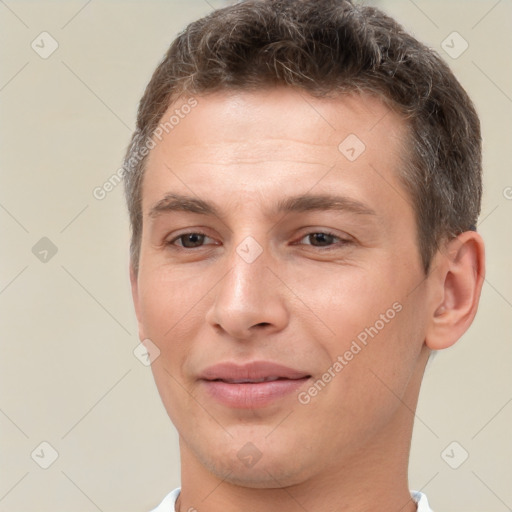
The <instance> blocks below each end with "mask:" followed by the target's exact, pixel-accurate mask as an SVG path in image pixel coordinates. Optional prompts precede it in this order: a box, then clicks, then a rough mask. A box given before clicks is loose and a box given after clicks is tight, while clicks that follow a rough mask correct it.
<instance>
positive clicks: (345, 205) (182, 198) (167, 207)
mask: <svg viewBox="0 0 512 512" xmlns="http://www.w3.org/2000/svg"><path fill="white" fill-rule="evenodd" d="M322 210H325V211H329V210H337V211H345V212H349V213H355V214H358V215H377V213H376V212H375V210H373V209H372V208H370V207H369V206H367V205H366V204H364V203H362V202H360V201H358V200H356V199H352V198H350V197H346V196H338V195H332V194H302V195H297V196H291V197H287V198H284V199H281V200H279V201H278V202H277V204H276V206H275V208H274V212H275V213H276V214H279V213H293V212H296V213H299V212H308V211H322ZM175 211H182V212H191V213H198V214H201V215H213V216H216V217H219V218H220V217H221V215H220V212H219V209H218V208H217V207H216V206H215V205H214V204H213V203H212V202H210V201H205V200H203V199H199V198H197V197H193V196H186V195H182V194H174V193H169V194H166V195H165V197H164V198H163V199H161V200H160V201H158V202H157V203H156V204H155V205H154V206H153V207H152V208H151V209H150V211H149V216H150V217H153V218H154V217H158V216H159V215H160V214H162V213H167V212H175Z"/></svg>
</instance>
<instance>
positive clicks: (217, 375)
mask: <svg viewBox="0 0 512 512" xmlns="http://www.w3.org/2000/svg"><path fill="white" fill-rule="evenodd" d="M305 377H310V375H309V374H308V373H306V372H303V371H300V370H295V369H293V368H289V367H287V366H283V365H281V364H277V363H272V362H270V361H251V362H249V363H245V364H236V363H232V362H224V363H218V364H216V365H213V366H209V367H208V368H206V369H205V370H204V371H203V372H202V373H201V374H200V376H199V378H200V379H203V380H210V381H211V380H222V381H225V382H236V383H239V382H257V381H260V382H261V381H265V380H276V379H293V380H296V379H303V378H305Z"/></svg>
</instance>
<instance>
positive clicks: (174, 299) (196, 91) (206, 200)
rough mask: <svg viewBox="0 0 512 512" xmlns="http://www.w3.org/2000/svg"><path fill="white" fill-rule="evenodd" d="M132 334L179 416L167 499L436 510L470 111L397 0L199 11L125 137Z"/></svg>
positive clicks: (476, 173) (469, 305)
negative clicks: (423, 388) (418, 417)
mask: <svg viewBox="0 0 512 512" xmlns="http://www.w3.org/2000/svg"><path fill="white" fill-rule="evenodd" d="M125 168H126V169H127V172H126V174H125V180H126V181H125V184H126V193H127V199H128V206H129V212H130V219H131V226H132V244H131V282H132V290H133V300H134V304H135V309H136V314H137V318H138V323H139V335H140V339H141V340H143V342H144V343H145V344H146V346H147V348H148V351H149V353H150V357H151V358H152V359H154V361H153V363H152V370H153V374H154V377H155V381H156V384H157V387H158V390H159V393H160V395H161V398H162V401H163V403H164V405H165V407H166V409H167V412H168V414H169V416H170V418H171V420H172V421H173V423H174V425H175V426H176V428H177V431H178V433H179V439H180V453H181V477H182V485H181V488H180V489H176V490H175V491H173V492H172V493H171V494H169V495H168V496H167V497H166V498H165V499H164V501H163V502H162V503H161V504H160V506H159V507H157V508H156V509H155V510H156V511H158V512H163V511H173V510H176V511H179V512H185V511H189V512H191V511H199V512H202V511H208V512H218V511H223V512H230V511H244V512H248V511H254V512H256V511H265V512H272V511H280V512H283V511H285V512H291V511H304V510H306V511H314V512H327V511H334V510H336V511H344V512H359V511H363V510H365V511H366V510H385V511H396V512H398V511H401V512H409V511H413V510H418V511H421V512H425V511H429V510H430V508H429V504H428V502H427V498H426V496H424V495H423V494H422V493H419V492H414V491H412V492H411V491H409V485H408V480H407V466H408V457H409V447H410V441H411V435H412V428H413V419H414V411H415V409H416V404H417V399H418V393H419V389H420V384H421V380H422V376H423V372H424V369H425V365H426V363H427V360H428V358H429V355H430V354H431V353H432V351H435V350H440V349H443V348H446V347H449V346H451V345H452V344H453V343H455V342H456V341H457V340H458V339H459V338H460V337H461V335H462V334H463V333H464V332H465V331H466V330H467V329H468V327H469V326H470V324H471V322H472V321H473V318H474V316H475V313H476V310H477V305H478V300H479V297H480V292H481V288H482V282H483V278H484V246H483V242H482V239H481V237H480V236H479V235H478V234H477V233H476V232H475V228H474V226H475V225H476V221H477V218H478V214H479V211H480V197H481V140H480V127H479V121H478V117H477V115H476V113H475V110H474V108H473V105H472V103H471V101H470V99H469V98H468V96H467V94H466V93H465V91H464V90H463V89H462V87H461V86H460V84H459V83H458V82H457V80H456V79H455V77H454V76H453V75H452V73H451V72H450V70H449V69H448V67H447V66H446V65H445V64H444V63H443V62H442V61H441V59H440V58H439V57H438V56H437V55H436V54H435V53H434V52H432V51H431V50H429V49H427V48H426V47H425V46H424V45H422V44H421V43H419V42H418V41H416V40H415V39H414V38H412V37H411V36H410V35H408V34H407V33H405V32H404V31H403V29H402V28H401V27H400V26H399V25H398V24H397V23H396V22H395V21H394V20H392V19H391V18H389V17H387V16H386V15H385V14H383V13H382V12H381V11H379V10H377V9H374V8H370V7H363V6H360V5H353V4H352V3H350V2H349V1H347V0H337V1H335V0H302V1H301V0H275V1H272V0H260V1H257V0H252V1H251V0H249V1H246V2H242V3H239V4H236V5H234V6H231V7H228V8H225V9H221V10H218V11H215V12H213V13H212V14H211V15H209V16H207V17H206V18H204V19H201V20H199V21H197V22H195V23H192V24H191V25H189V26H188V27H187V29H186V30H185V31H184V32H183V33H181V34H180V35H179V36H178V38H177V39H176V40H175V41H174V43H173V44H172V45H171V47H170V49H169V51H168V53H167V55H166V56H165V58H164V59H163V61H162V62H161V64H160V65H159V66H158V68H157V70H156V71H155V73H154V75H153V77H152V79H151V81H150V83H149V85H148V87H147V89H146V91H145V94H144V96H143V98H142V100H141V103H140V106H139V112H138V119H137V130H136V132H135V134H134V136H133V138H132V142H131V145H130V147H129V149H128V152H127V155H126V167H125Z"/></svg>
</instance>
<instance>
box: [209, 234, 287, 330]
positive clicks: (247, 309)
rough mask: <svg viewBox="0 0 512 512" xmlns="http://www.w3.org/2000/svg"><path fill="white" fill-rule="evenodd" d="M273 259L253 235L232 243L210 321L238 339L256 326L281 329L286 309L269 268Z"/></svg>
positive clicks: (284, 323)
mask: <svg viewBox="0 0 512 512" xmlns="http://www.w3.org/2000/svg"><path fill="white" fill-rule="evenodd" d="M272 261H273V258H272V255H271V254H270V251H269V249H268V248H267V247H266V245H264V244H260V243H259V242H258V241H257V240H256V239H255V238H254V237H253V236H250V235H248V236H246V237H245V238H243V239H242V240H241V241H240V242H238V243H237V244H235V245H234V246H233V247H232V248H231V250H230V252H229V254H228V255H226V264H227V266H228V267H229V272H228V273H227V275H226V276H225V277H224V279H222V280H221V282H220V283H219V287H218V288H217V293H216V295H215V299H214V303H213V304H212V306H211V308H210V310H209V312H208V316H207V320H208V321H209V323H210V324H212V325H215V326H217V327H220V328H222V329H223V330H224V331H225V332H227V333H228V334H230V335H231V336H233V337H236V338H238V339H246V338H248V337H250V336H251V335H252V334H253V333H254V331H255V330H257V329H258V327H259V328H262V327H265V328H266V329H267V330H268V331H274V330H279V329H282V328H283V327H284V326H285V325H286V323H287V312H286V306H285V304H284V300H283V299H284V297H283V296H282V294H281V293H280V289H279V284H280V283H279V280H278V279H276V278H275V276H274V275H273V273H272V272H271V271H270V269H269V267H272V266H273V263H272ZM256 326H258V327H256Z"/></svg>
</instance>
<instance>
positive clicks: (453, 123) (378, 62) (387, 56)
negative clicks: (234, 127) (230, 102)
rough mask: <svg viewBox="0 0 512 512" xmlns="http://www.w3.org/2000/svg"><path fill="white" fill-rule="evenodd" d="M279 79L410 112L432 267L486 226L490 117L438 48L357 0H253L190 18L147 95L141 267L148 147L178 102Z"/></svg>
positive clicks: (411, 187)
mask: <svg viewBox="0 0 512 512" xmlns="http://www.w3.org/2000/svg"><path fill="white" fill-rule="evenodd" d="M278 85H286V86H290V87H297V88H301V89H303V90H305V91H307V92H309V93H310V94H312V95H315V96H320V97H321V96H322V95H327V94H331V93H338V92H341V93H343V92H363V93H369V94H374V95H378V96H379V97H381V98H382V99H383V100H384V101H385V102H386V103H387V104H388V105H389V106H391V107H392V108H393V109H395V110H398V111H399V112H400V113H401V114H402V116H403V118H404V119H405V120H406V122H407V124H408V127H409V135H410V137H409V140H408V141H404V146H405V147H407V154H406V155H405V157H404V161H405V165H403V166H402V167H403V168H402V169H400V170H399V172H400V178H401V179H402V181H403V183H404V186H405V188H406V189H407V191H408V193H409V196H410V197H409V199H410V202H411V204H413V205H414V209H415V214H416V218H417V226H418V245H419V250H420V253H421V257H422V262H423V266H424V269H425V272H428V270H429V268H430V263H431V259H432V256H433V255H434V254H435V252H436V251H437V249H438V247H439V244H440V242H441V240H443V239H447V238H448V239H449V238H452V237H454V236H456V235H458V234H460V233H462V232H464V231H467V230H468V229H475V227H474V226H475V225H476V222H477V218H478V215H479V213H480V202H481V195H482V180H481V136H480V122H479V119H478V116H477V114H476V111H475V108H474V106H473V103H472V102H471V100H470V98H469V97H468V95H467V93H466V92H465V91H464V89H463V88H462V86H461V85H460V84H459V82H458V81H457V79H456V78H455V76H454V75H453V73H452V72H451V71H450V69H449V67H448V66H447V65H446V64H445V63H444V62H443V60H442V59H441V58H440V57H439V56H438V55H437V53H436V52H435V51H433V50H431V49H429V48H428V47H426V46H425V45H424V44H422V43H420V42H419V41H417V40H416V39H415V38H414V37H412V36H411V35H409V34H408V33H406V32H405V31H404V29H403V28H402V27H401V26H400V25H399V24H398V23H397V22H396V21H395V20H393V19H392V18H390V17H389V16H387V15H386V14H384V13H383V12H382V11H380V10H378V9H376V8H373V7H368V6H362V5H357V4H353V3H352V2H351V1H350V0H247V1H244V2H241V3H237V4H235V5H232V6H229V7H226V8H223V9H219V10H216V11H214V12H212V13H211V14H210V15H208V16H206V17H204V18H202V19H200V20H198V21H195V22H193V23H191V24H190V25H188V27H187V28H186V29H185V30H184V31H183V32H181V33H180V34H179V35H178V37H177V38H176V39H175V40H174V42H173V43H172V44H171V46H170V48H169V50H168V51H167V53H166V55H165V57H164V58H163V60H162V62H161V63H160V64H159V65H158V67H157V69H156V70H155V72H154V74H153V76H152V78H151V80H150V82H149V84H148V86H147V88H146V90H145V92H144V95H143V97H142V99H141V101H140V104H139V110H138V116H137V127H136V130H135V133H134V134H133V137H132V140H131V143H130V145H129V147H128V150H127V153H126V157H125V164H124V166H123V167H124V169H125V175H124V178H125V192H126V198H127V202H128V209H129V214H130V222H131V229H132V240H131V262H132V265H133V266H134V268H135V270H137V269H138V261H139V253H140V244H141V235H142V198H141V195H142V181H143V175H144V166H145V161H146V156H144V157H141V149H142V148H143V146H144V144H146V147H147V141H148V140H151V138H152V137H153V135H154V132H155V129H156V128H157V126H158V124H159V123H160V121H161V119H162V116H163V115H164V114H165V112H166V111H167V109H168V108H169V106H170V105H171V104H172V103H173V102H175V101H176V100H177V99H178V98H179V97H180V96H181V95H184V94H186V95H194V94H201V93H208V92H214V91H219V90H226V89H240V90H251V89H253V90H254V89H256V88H261V87H268V86H278ZM142 154H143V155H144V154H147V149H146V151H145V152H143V153H142Z"/></svg>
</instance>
